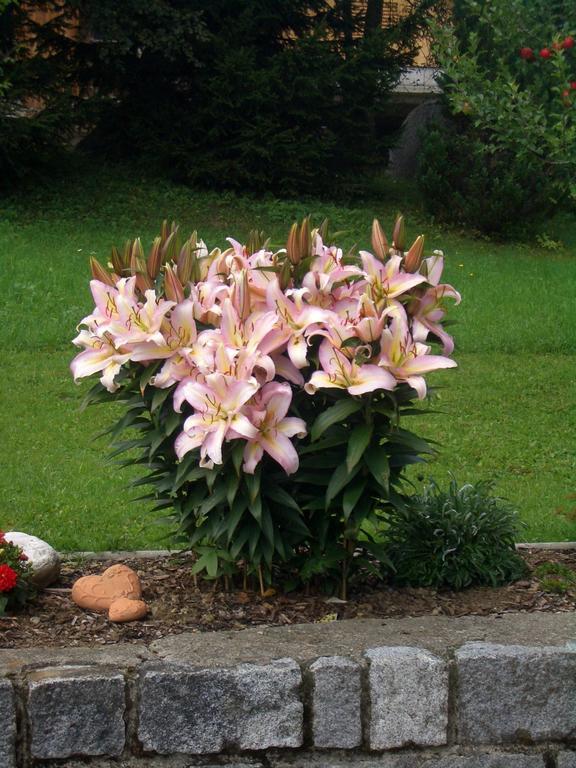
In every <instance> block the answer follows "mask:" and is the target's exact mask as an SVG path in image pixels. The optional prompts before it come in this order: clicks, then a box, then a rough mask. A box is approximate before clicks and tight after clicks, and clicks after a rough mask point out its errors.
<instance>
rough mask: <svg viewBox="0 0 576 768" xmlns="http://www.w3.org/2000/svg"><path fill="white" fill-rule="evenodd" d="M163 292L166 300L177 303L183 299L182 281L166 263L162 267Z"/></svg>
mask: <svg viewBox="0 0 576 768" xmlns="http://www.w3.org/2000/svg"><path fill="white" fill-rule="evenodd" d="M164 293H165V295H166V298H167V299H168V301H175V302H176V303H178V304H180V302H182V301H184V290H183V288H182V283H181V282H180V280H179V279H178V277H177V276H176V274H175V272H174V269H173V268H172V267H171V266H170V264H166V266H165V267H164Z"/></svg>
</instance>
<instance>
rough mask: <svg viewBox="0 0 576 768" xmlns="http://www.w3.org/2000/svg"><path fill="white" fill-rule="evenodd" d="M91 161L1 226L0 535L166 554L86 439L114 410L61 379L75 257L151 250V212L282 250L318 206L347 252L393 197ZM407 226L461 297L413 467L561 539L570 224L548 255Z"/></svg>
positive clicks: (97, 445)
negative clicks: (267, 238)
mask: <svg viewBox="0 0 576 768" xmlns="http://www.w3.org/2000/svg"><path fill="white" fill-rule="evenodd" d="M117 176H118V177H119V179H118V178H113V177H112V175H111V173H110V172H107V171H100V172H97V173H90V174H86V175H84V176H82V177H77V178H72V179H68V180H62V181H58V182H54V183H53V184H52V185H51V186H50V187H43V188H40V189H34V190H27V191H26V193H21V194H20V195H19V196H17V197H16V196H15V197H13V198H11V199H9V200H8V201H7V202H6V201H5V204H4V205H3V206H2V208H1V210H2V216H1V218H0V254H1V256H0V260H1V270H0V287H1V289H2V297H3V303H2V305H1V306H0V348H1V349H2V350H3V361H4V365H3V366H2V373H3V375H2V377H1V379H0V402H1V403H2V415H1V419H0V500H1V502H2V510H3V512H2V518H1V519H0V527H3V528H5V529H7V528H12V527H14V528H20V529H25V530H27V531H29V532H31V533H36V534H38V535H40V536H42V537H45V538H47V539H48V540H49V541H51V542H52V543H53V544H54V545H55V546H57V547H59V548H61V549H114V548H142V547H155V546H164V544H165V542H164V540H163V538H162V537H163V536H165V535H166V532H167V531H166V528H165V527H163V526H160V527H159V526H157V525H155V524H154V523H155V520H154V518H153V517H151V516H150V514H148V513H147V507H146V506H145V505H144V504H142V503H133V502H131V501H130V500H129V499H130V494H129V493H128V492H127V491H126V485H127V482H128V481H129V479H130V477H129V474H128V473H127V472H126V471H122V472H121V473H120V472H118V471H116V470H115V468H114V467H113V466H110V465H108V464H106V463H105V461H104V457H105V453H106V443H105V442H102V441H96V440H95V435H96V433H97V432H98V431H99V430H100V429H101V428H102V427H104V426H106V424H107V423H108V422H109V421H110V420H112V418H113V413H112V412H111V411H110V410H106V409H105V408H104V407H103V406H101V407H100V408H95V409H92V410H89V411H87V412H83V413H80V412H79V409H78V405H79V402H80V399H81V395H82V392H83V390H84V389H85V386H84V385H82V386H80V387H76V386H75V385H74V384H73V383H72V382H71V380H70V376H69V371H68V365H69V362H70V359H71V358H72V356H73V354H74V350H73V348H72V347H71V345H70V339H71V338H72V337H73V335H74V332H75V325H76V323H77V322H78V321H79V319H80V318H82V317H83V316H84V315H85V314H87V312H88V311H89V310H90V309H91V304H90V296H89V292H88V288H87V282H88V279H89V271H88V257H89V255H91V254H95V255H96V256H97V257H98V258H100V259H102V260H104V259H106V257H107V254H108V252H109V249H110V246H111V245H112V244H113V243H116V244H121V243H122V242H123V240H124V239H126V238H127V237H133V236H135V235H141V236H142V238H143V241H144V242H145V243H147V242H149V241H150V240H151V239H152V237H153V235H154V234H155V232H156V230H157V229H158V226H159V223H160V220H161V219H162V218H164V217H170V218H175V219H177V220H179V221H180V222H181V223H182V225H183V227H184V228H185V229H186V230H190V229H193V228H198V230H199V231H200V233H201V235H202V236H203V237H204V239H205V240H206V241H207V242H208V244H209V245H214V244H221V243H222V242H223V240H224V238H225V237H226V236H228V235H233V236H236V237H238V238H239V239H242V238H243V237H244V236H245V235H246V233H247V231H248V230H249V229H250V228H253V227H258V228H264V229H265V230H266V231H267V233H268V234H270V235H271V236H272V237H273V239H274V240H275V241H276V242H277V243H278V244H281V243H282V242H283V239H284V237H285V234H286V231H287V228H288V226H289V224H290V222H291V221H292V220H294V219H295V218H297V217H300V216H303V215H305V214H306V213H312V215H313V217H314V219H315V220H316V221H319V220H320V219H321V218H323V217H324V216H328V217H329V218H330V220H331V221H332V222H333V224H334V228H338V229H343V230H345V233H344V235H343V236H342V240H343V242H344V243H345V244H346V245H352V244H353V243H360V244H363V245H365V246H367V245H368V242H369V231H370V223H371V220H372V217H373V216H374V215H378V216H379V217H380V218H381V219H382V220H383V221H384V222H385V224H386V225H387V227H388V229H389V228H390V225H391V222H392V219H393V217H394V214H395V212H396V208H397V207H398V202H397V200H395V199H394V198H395V195H396V193H397V192H398V190H395V189H391V190H390V192H389V193H388V194H387V195H386V196H385V197H384V199H383V200H382V201H380V202H378V203H376V202H374V201H372V202H367V203H366V204H364V205H356V206H354V207H351V206H336V205H334V204H330V203H329V204H326V203H323V202H320V201H303V202H291V201H286V202H280V201H277V200H261V201H254V200H251V199H249V198H244V197H238V196H235V195H230V194H226V195H219V194H215V193H203V192H202V193H201V192H197V191H193V190H189V189H186V188H183V187H178V186H176V185H171V184H168V183H166V182H157V181H155V180H150V179H146V178H130V177H129V176H128V175H127V174H126V173H123V172H122V170H121V169H120V170H118V171H117ZM409 224H410V228H409V229H410V233H411V234H416V233H418V232H420V231H425V232H426V233H427V235H428V239H427V245H428V247H430V248H436V247H441V248H443V249H444V250H445V252H446V255H447V267H446V279H447V280H448V281H449V282H452V283H454V284H455V285H456V287H457V288H458V289H459V290H460V291H461V293H462V294H463V297H464V299H463V302H462V305H461V306H460V307H458V308H457V309H455V310H454V312H452V317H454V318H457V321H458V324H457V325H456V326H455V327H454V328H453V331H454V334H455V338H456V343H457V347H456V353H455V356H456V359H457V361H458V363H459V368H458V369H457V370H456V371H445V372H442V373H438V374H436V375H435V376H434V377H433V379H432V380H433V383H436V384H438V385H441V386H442V387H443V388H442V389H441V390H440V394H441V401H440V405H441V408H442V410H443V411H444V413H443V414H438V415H431V416H425V417H422V418H421V419H420V418H419V419H418V423H417V424H416V423H413V425H412V426H413V428H414V429H416V431H418V432H422V433H424V434H427V435H428V436H431V437H434V438H436V439H438V440H439V441H440V442H441V443H442V451H441V455H440V458H439V460H438V461H437V462H435V463H434V464H433V465H431V466H429V467H427V468H426V470H425V472H426V474H432V475H434V476H435V477H436V478H438V479H442V478H444V477H446V476H447V474H448V472H450V471H452V472H454V474H455V475H456V477H457V478H458V479H459V480H461V481H462V482H464V481H468V480H477V479H481V478H495V479H496V480H497V482H498V490H499V492H500V493H501V495H504V496H506V497H507V498H509V499H510V500H511V501H512V502H513V503H514V504H516V505H517V507H518V509H519V510H520V512H521V515H522V518H523V520H524V521H525V523H526V525H527V528H526V536H525V538H526V540H531V541H534V540H570V539H571V540H576V501H575V500H574V496H573V495H571V494H573V493H574V491H575V490H576V489H575V488H574V480H573V478H574V473H575V470H576V452H575V444H576V440H575V437H574V436H575V434H576V387H575V385H574V380H575V374H576V365H575V357H574V353H575V351H576V335H575V334H574V328H576V298H575V297H576V223H575V222H573V221H570V220H565V221H562V222H551V223H550V229H549V231H548V232H547V233H546V234H547V235H548V236H549V237H551V238H552V239H554V240H557V239H561V240H562V242H563V247H560V248H557V249H555V250H545V249H542V248H538V247H537V246H536V245H535V244H531V243H514V244H495V243H492V242H489V241H486V240H478V239H473V238H472V237H470V236H469V235H467V234H466V233H459V232H456V231H450V230H443V229H441V228H439V227H434V226H432V225H431V223H430V222H428V221H426V219H425V217H424V216H423V215H422V214H421V213H420V212H419V211H418V210H417V209H415V210H413V211H412V213H411V214H410V219H409Z"/></svg>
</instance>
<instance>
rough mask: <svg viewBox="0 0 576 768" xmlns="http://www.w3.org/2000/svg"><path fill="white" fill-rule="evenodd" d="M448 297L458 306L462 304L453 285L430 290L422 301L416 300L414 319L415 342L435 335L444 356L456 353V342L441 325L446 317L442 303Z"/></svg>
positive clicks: (444, 285) (413, 334)
mask: <svg viewBox="0 0 576 768" xmlns="http://www.w3.org/2000/svg"><path fill="white" fill-rule="evenodd" d="M446 297H448V298H451V299H454V300H455V301H456V304H460V301H461V299H462V297H461V296H460V294H459V293H458V291H457V290H455V289H454V288H453V287H452V286H451V285H447V284H443V285H436V286H433V287H432V288H429V289H428V290H427V291H426V293H425V294H424V295H423V296H422V297H421V298H420V299H416V300H415V302H416V312H415V313H414V315H413V318H412V336H413V338H414V341H426V338H427V337H428V334H429V333H433V334H434V336H437V337H438V338H439V339H440V341H441V342H442V344H443V349H442V351H443V352H444V354H445V355H451V354H452V352H453V351H454V340H453V339H452V337H451V336H450V335H449V334H448V333H446V331H445V330H444V328H442V326H441V324H440V323H441V322H442V320H443V319H444V316H445V315H446V309H445V307H444V306H443V301H442V300H443V299H444V298H446Z"/></svg>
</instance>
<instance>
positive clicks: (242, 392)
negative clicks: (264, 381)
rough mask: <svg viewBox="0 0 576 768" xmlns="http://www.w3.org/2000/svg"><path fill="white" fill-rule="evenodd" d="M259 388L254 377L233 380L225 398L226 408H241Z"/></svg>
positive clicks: (229, 409) (233, 409) (236, 409)
mask: <svg viewBox="0 0 576 768" xmlns="http://www.w3.org/2000/svg"><path fill="white" fill-rule="evenodd" d="M208 378H210V377H208ZM228 381H229V380H228ZM259 389H260V385H259V384H258V382H257V381H256V379H255V378H254V377H251V378H249V379H248V380H247V381H233V382H232V384H230V385H229V388H228V393H227V395H226V397H225V398H223V403H224V404H225V407H226V410H227V411H238V410H240V408H241V407H242V406H243V405H244V403H247V402H248V400H250V398H251V397H252V396H253V395H254V394H255V393H256V392H257V391H258V390H259Z"/></svg>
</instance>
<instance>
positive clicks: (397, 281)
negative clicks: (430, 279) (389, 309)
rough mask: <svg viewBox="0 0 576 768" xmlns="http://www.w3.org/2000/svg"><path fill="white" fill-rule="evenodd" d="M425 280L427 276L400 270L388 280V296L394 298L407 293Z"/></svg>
mask: <svg viewBox="0 0 576 768" xmlns="http://www.w3.org/2000/svg"><path fill="white" fill-rule="evenodd" d="M425 282H426V278H425V277H423V276H422V275H412V274H405V273H403V272H400V273H398V274H397V275H395V276H394V277H392V278H391V279H390V281H389V282H388V290H387V291H386V297H387V298H388V299H394V298H396V296H400V294H402V293H407V292H408V291H409V290H410V289H411V288H415V287H416V286H417V285H420V284H421V283H425Z"/></svg>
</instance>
